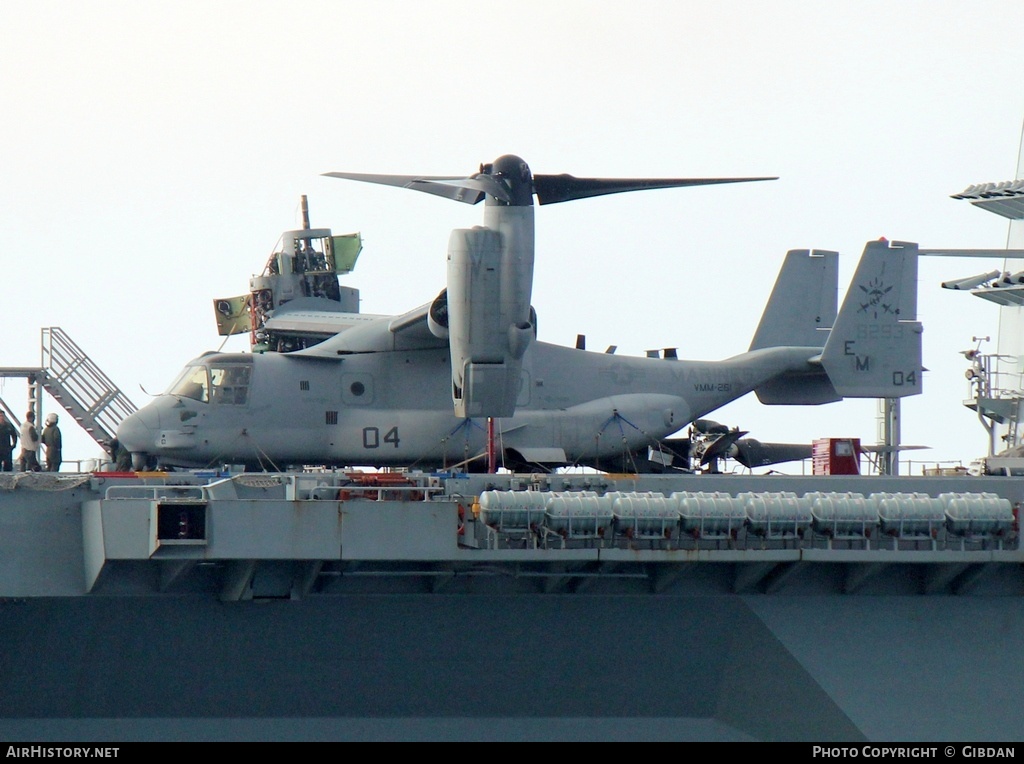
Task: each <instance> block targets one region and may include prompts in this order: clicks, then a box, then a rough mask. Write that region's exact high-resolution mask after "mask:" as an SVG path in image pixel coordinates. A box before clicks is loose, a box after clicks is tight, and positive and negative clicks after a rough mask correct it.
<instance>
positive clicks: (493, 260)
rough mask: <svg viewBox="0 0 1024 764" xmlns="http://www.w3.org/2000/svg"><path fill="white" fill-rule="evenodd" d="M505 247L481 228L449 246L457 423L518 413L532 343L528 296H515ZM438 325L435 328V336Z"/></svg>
mask: <svg viewBox="0 0 1024 764" xmlns="http://www.w3.org/2000/svg"><path fill="white" fill-rule="evenodd" d="M502 244H503V242H502V234H501V233H500V232H498V231H495V230H493V229H490V228H482V227H477V228H472V229H468V230H467V229H457V230H454V231H452V234H451V239H450V240H449V244H448V289H447V308H448V310H447V323H448V326H447V329H448V342H449V347H450V351H451V359H452V402H453V404H454V406H455V415H456V416H459V417H474V416H482V417H508V416H512V414H513V413H515V408H516V399H517V398H518V396H519V386H520V378H521V376H522V368H523V360H522V359H523V355H524V354H525V353H526V349H527V347H528V346H529V344H530V342H531V341H532V340H533V337H534V328H533V324H532V323H531V321H530V318H531V312H530V303H529V300H530V295H529V293H527V294H525V295H522V294H514V293H513V292H515V291H516V290H515V289H514V288H512V287H513V284H514V283H515V281H516V280H513V279H509V278H508V277H507V276H506V275H505V274H504V270H505V268H507V267H508V265H509V264H507V263H502V255H503V248H502ZM528 283H529V282H528V281H527V284H528ZM527 288H528V287H527ZM440 300H441V296H438V299H437V300H435V304H436V303H438V302H439V301H440ZM524 306H525V307H524ZM438 308H440V306H439V305H438ZM430 313H431V314H433V313H434V306H431V310H430ZM440 315H441V312H440V310H438V316H439V317H440ZM434 324H437V327H436V328H435V326H434ZM440 324H441V322H440V321H439V320H437V319H436V318H435V319H434V320H433V323H432V324H431V331H432V332H434V333H435V336H439V335H437V331H439V330H441V325H440Z"/></svg>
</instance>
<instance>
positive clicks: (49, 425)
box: [39, 414, 62, 472]
mask: <svg viewBox="0 0 1024 764" xmlns="http://www.w3.org/2000/svg"><path fill="white" fill-rule="evenodd" d="M39 439H40V440H41V441H42V443H43V445H44V446H46V471H47V472H59V471H60V462H61V447H62V446H61V438H60V428H59V427H58V426H57V415H56V414H47V415H46V427H44V428H43V434H42V435H41V436H40V438H39Z"/></svg>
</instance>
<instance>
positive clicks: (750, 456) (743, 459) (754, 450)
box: [733, 438, 811, 469]
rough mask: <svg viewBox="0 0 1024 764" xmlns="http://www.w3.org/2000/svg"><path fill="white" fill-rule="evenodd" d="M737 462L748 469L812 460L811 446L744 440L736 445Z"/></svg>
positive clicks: (751, 439) (735, 457)
mask: <svg viewBox="0 0 1024 764" xmlns="http://www.w3.org/2000/svg"><path fill="white" fill-rule="evenodd" d="M733 458H734V459H735V460H736V461H738V462H739V463H740V464H742V465H743V466H744V467H747V468H748V469H753V468H754V467H766V466H768V465H769V464H781V463H782V462H798V461H800V460H802V459H810V458H811V446H809V445H803V444H799V443H762V442H761V441H759V440H754V439H753V438H744V439H743V440H740V441H737V443H736V455H735V456H734V457H733Z"/></svg>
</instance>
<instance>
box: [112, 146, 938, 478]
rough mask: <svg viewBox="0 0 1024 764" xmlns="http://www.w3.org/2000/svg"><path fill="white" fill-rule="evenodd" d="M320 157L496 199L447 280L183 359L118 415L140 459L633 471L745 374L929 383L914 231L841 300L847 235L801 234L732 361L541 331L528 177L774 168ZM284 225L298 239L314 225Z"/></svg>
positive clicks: (581, 192) (868, 260)
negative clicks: (148, 395) (535, 166)
mask: <svg viewBox="0 0 1024 764" xmlns="http://www.w3.org/2000/svg"><path fill="white" fill-rule="evenodd" d="M328 175H330V176H333V177H339V178H344V179H349V180H358V181H364V182H371V183H381V184H386V185H393V186H399V187H404V188H410V189H413V190H418V191H424V192H426V193H431V194H435V195H438V196H442V197H445V198H448V199H452V200H455V201H461V202H464V203H469V204H476V203H478V202H479V201H482V200H486V204H485V212H484V226H482V227H474V228H472V229H468V230H454V231H452V233H451V237H450V241H449V248H448V277H447V287H446V289H444V290H443V291H442V292H441V293H440V294H439V295H438V296H437V298H435V299H434V300H433V301H431V302H428V303H426V304H424V305H422V306H420V307H419V308H416V309H414V310H412V311H410V312H408V313H405V314H403V315H398V316H366V317H362V319H361V320H355V317H354V316H353V314H351V313H338V318H337V328H338V331H337V332H336V333H335V334H333V335H330V334H329V333H328V334H326V335H325V334H322V335H321V337H317V338H316V339H315V340H314V341H312V342H310V343H302V344H305V345H306V346H305V347H299V349H295V350H291V352H253V353H207V354H205V355H202V356H200V357H199V358H196V359H195V360H193V361H192V362H190V363H189V364H188V366H187V367H186V368H185V370H184V371H183V372H182V373H181V375H180V376H179V378H178V379H177V380H176V381H175V382H174V383H172V384H171V386H170V387H169V388H168V389H167V391H166V392H165V393H164V394H162V395H160V396H157V397H156V398H155V399H154V400H153V401H152V402H151V403H150V404H149V405H147V406H146V407H144V408H143V409H141V410H139V411H138V412H137V413H135V414H133V415H131V416H130V417H128V418H127V419H126V420H125V421H124V422H123V423H122V425H121V427H120V428H119V431H118V438H119V440H120V442H121V444H122V445H123V446H124V447H125V448H126V449H128V450H129V451H130V452H131V453H132V457H133V463H134V464H135V466H136V467H137V468H139V467H141V466H142V465H144V464H152V463H154V462H158V463H159V464H160V465H162V466H182V467H210V466H217V465H222V464H244V465H246V467H247V468H274V469H282V468H285V467H287V466H295V465H311V464H316V465H335V466H373V467H384V466H405V467H421V468H453V467H461V468H475V469H480V468H483V467H484V466H485V465H486V464H487V457H488V455H491V456H493V450H494V449H495V445H494V444H495V443H497V450H498V457H500V461H501V463H502V464H504V465H505V466H507V467H510V468H514V469H521V468H529V469H537V468H543V469H550V468H553V467H557V466H564V465H574V464H575V465H584V466H590V467H594V468H597V469H602V470H614V471H622V470H629V471H635V470H636V468H637V467H638V466H639V465H640V464H641V463H642V462H643V457H644V455H646V454H647V452H648V449H649V448H651V447H655V448H656V447H658V446H660V444H661V443H662V442H663V441H664V439H666V438H668V436H670V435H672V434H673V433H676V432H678V431H679V430H681V429H683V428H684V427H686V425H688V424H689V423H691V422H693V421H694V420H696V419H698V418H699V417H702V416H704V415H705V414H707V413H708V412H711V411H713V410H715V409H717V408H719V407H721V406H723V405H724V404H726V403H728V402H730V401H732V400H735V399H736V398H739V397H740V396H742V395H745V394H746V393H748V392H751V391H755V392H756V394H757V395H758V397H759V399H760V400H761V401H762V402H763V403H767V404H800V405H814V404H822V403H827V402H831V401H836V400H840V399H841V398H843V397H871V398H895V397H903V396H906V395H914V394H917V393H920V392H921V372H922V366H921V330H922V328H921V324H920V323H919V322H917V321H916V298H917V295H916V280H917V257H916V255H917V245H915V244H909V243H899V242H896V243H892V244H890V243H889V242H886V241H884V240H880V241H877V242H869V243H868V245H867V246H866V247H865V250H864V254H863V256H862V257H861V260H860V263H859V265H858V268H857V271H856V274H855V276H854V279H853V282H852V284H851V286H850V288H849V289H848V291H847V294H846V298H845V300H844V302H843V305H842V309H841V310H839V311H837V309H836V307H837V293H838V281H837V280H838V265H837V257H838V256H837V254H836V253H835V252H827V251H819V250H814V251H808V250H793V251H790V252H789V253H788V254H787V256H786V259H785V261H784V263H783V267H782V270H781V272H780V274H779V277H778V280H777V282H776V284H775V287H774V289H773V291H772V294H771V296H770V299H769V302H768V305H767V307H766V309H765V311H764V314H763V315H762V318H761V322H760V324H759V326H758V328H757V331H756V333H755V335H754V338H753V341H752V342H751V345H750V349H749V350H748V352H746V353H742V354H740V355H737V356H734V357H732V358H728V359H726V360H723V361H716V362H707V361H687V360H681V359H678V358H676V357H675V354H674V353H668V352H666V353H665V354H664V356H663V357H658V358H651V357H646V358H643V357H641V358H633V357H623V356H620V355H615V354H614V353H610V352H605V353H596V352H589V351H586V350H583V349H581V348H579V347H577V348H569V347H560V346H556V345H551V344H548V343H544V342H540V341H537V339H536V314H535V312H534V310H533V308H532V306H531V303H530V296H531V291H532V282H533V255H534V217H533V215H534V210H533V197H534V196H536V197H537V199H538V201H539V203H540V204H550V203H555V202H562V201H569V200H573V199H581V198H586V197H591V196H599V195H602V194H612V193H619V192H624V191H634V190H642V189H653V188H673V187H680V186H692V185H703V184H710V183H732V182H742V181H751V180H768V178H723V179H606V178H575V177H573V176H571V175H539V174H538V175H535V174H533V173H532V172H531V171H530V168H529V167H528V166H527V165H526V163H525V162H524V161H523V160H521V159H519V158H518V157H514V156H503V157H501V158H499V159H498V160H496V161H495V162H494V163H493V164H487V165H482V166H481V167H480V171H479V172H478V173H475V174H473V175H471V176H469V177H458V176H444V177H432V176H413V175H409V176H395V175H361V174H352V173H328ZM307 228H308V223H307ZM292 233H293V234H295V235H294V236H293V240H294V241H295V242H298V241H299V240H302V239H304V238H305V239H308V238H310V236H311V235H312V233H313V232H310V231H306V232H305V233H303V232H292ZM298 251H299V250H298V244H296V253H298ZM296 257H299V255H298V254H296ZM254 294H255V291H254ZM296 302H299V301H298V300H297V301H296ZM268 305H269V306H272V305H273V303H268ZM303 307H304V308H305V307H309V303H308V301H306V302H303ZM278 312H279V311H275V310H270V311H268V312H267V315H270V317H271V319H278V318H280V317H281V316H279V315H277V314H278ZM280 313H281V315H282V316H284V317H285V318H286V317H287V315H288V314H287V312H286V311H284V310H283V309H281V310H280ZM317 315H318V317H319V319H324V320H327V321H328V323H329V321H330V319H329V316H328V317H327V318H326V319H325V316H326V313H318V314H317ZM265 318H266V316H264V319H265ZM261 320H263V319H261ZM268 326H269V323H268ZM319 326H320V331H321V332H323V322H322V321H321V323H320V325H319ZM254 333H255V329H254ZM323 336H327V337H328V338H327V339H322V337H323ZM321 340H322V341H321ZM291 347H295V346H294V345H289V346H288V347H287V348H285V349H290V348H291ZM256 348H257V345H256V341H255V340H254V349H256ZM259 349H263V346H259ZM489 452H490V454H489ZM493 464H494V461H493V459H492V460H491V462H490V466H491V467H492V468H493Z"/></svg>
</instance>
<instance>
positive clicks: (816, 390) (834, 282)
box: [750, 249, 839, 406]
mask: <svg viewBox="0 0 1024 764" xmlns="http://www.w3.org/2000/svg"><path fill="white" fill-rule="evenodd" d="M838 292H839V255H838V254H837V253H835V252H828V251H825V250H818V249H816V250H813V251H809V250H806V249H794V250H790V251H789V252H787V253H786V259H785V261H784V262H783V263H782V270H780V271H779V277H778V279H776V281H775V287H774V289H772V294H771V297H769V298H768V305H767V306H766V307H765V309H764V313H763V314H762V316H761V323H759V324H758V325H757V331H756V332H755V333H754V339H753V340H752V341H751V343H750V349H751V350H760V349H762V348H771V347H782V346H784V347H805V348H820V347H822V346H823V345H824V344H825V341H826V339H827V338H828V330H829V329H830V328H831V326H832V324H833V323H834V322H835V319H836V303H837V295H838ZM809 352H813V351H809ZM757 398H758V400H759V401H761V403H764V404H765V405H768V406H777V405H791V404H800V405H805V406H814V405H819V404H822V403H831V402H832V401H837V400H839V395H837V394H836V391H835V389H834V388H833V387H832V385H831V383H830V382H829V380H828V377H827V376H826V375H825V373H824V372H823V371H822V370H821V369H820V367H819V368H809V369H808V370H807V371H801V372H789V373H787V374H783V375H782V376H779V377H776V378H775V379H772V380H770V381H768V382H766V383H765V384H763V385H761V386H760V387H758V388H757Z"/></svg>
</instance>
